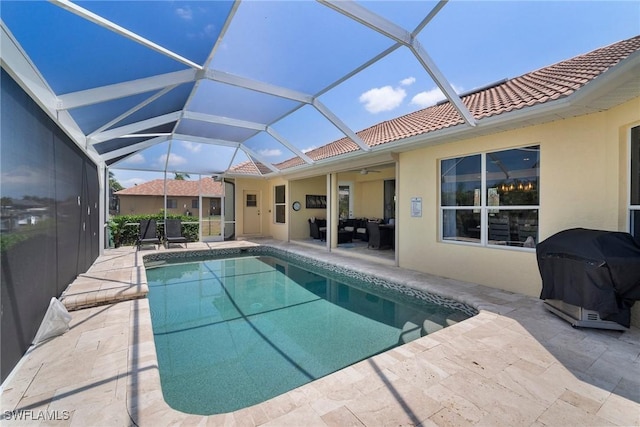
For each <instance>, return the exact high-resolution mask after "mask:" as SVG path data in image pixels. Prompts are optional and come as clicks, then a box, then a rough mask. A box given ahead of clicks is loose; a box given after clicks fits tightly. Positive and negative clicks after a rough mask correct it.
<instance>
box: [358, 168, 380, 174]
mask: <svg viewBox="0 0 640 427" xmlns="http://www.w3.org/2000/svg"><path fill="white" fill-rule="evenodd" d="M369 172H374V173H380V171H377V170H373V169H367V168H362V169H360V175H367V174H368V173H369Z"/></svg>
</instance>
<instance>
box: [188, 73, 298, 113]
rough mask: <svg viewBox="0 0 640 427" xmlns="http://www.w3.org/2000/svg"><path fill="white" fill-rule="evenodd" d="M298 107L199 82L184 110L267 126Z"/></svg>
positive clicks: (227, 87)
mask: <svg viewBox="0 0 640 427" xmlns="http://www.w3.org/2000/svg"><path fill="white" fill-rule="evenodd" d="M299 105H300V103H299V102H296V101H292V100H289V99H285V98H281V97H277V96H274V95H268V94H265V93H261V92H257V91H254V90H249V89H245V88H242V87H237V86H231V85H228V84H223V83H219V82H214V81H210V80H203V81H201V82H200V85H199V87H198V92H197V93H195V94H194V96H193V98H192V99H191V101H190V103H189V104H188V106H187V109H188V110H189V111H195V112H199V113H205V114H211V115H215V116H221V117H228V118H232V119H238V120H246V121H250V122H255V123H261V124H268V123H271V122H272V121H274V120H276V119H277V118H279V117H281V116H282V115H284V114H286V113H288V112H289V111H291V110H293V109H295V108H296V107H297V106H299Z"/></svg>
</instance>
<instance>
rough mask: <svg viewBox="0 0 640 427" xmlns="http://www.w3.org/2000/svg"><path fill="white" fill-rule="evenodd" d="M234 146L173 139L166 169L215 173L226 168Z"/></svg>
mask: <svg viewBox="0 0 640 427" xmlns="http://www.w3.org/2000/svg"><path fill="white" fill-rule="evenodd" d="M236 150H237V149H236V148H235V147H221V146H216V145H211V144H197V143H193V142H189V141H180V140H175V139H174V140H173V141H172V143H171V150H170V154H169V165H168V166H167V170H168V171H172V172H173V171H175V172H180V171H189V172H192V173H203V174H211V175H212V174H216V173H222V172H224V171H226V170H227V168H228V167H229V165H230V164H231V160H232V159H233V155H234V154H235V152H236Z"/></svg>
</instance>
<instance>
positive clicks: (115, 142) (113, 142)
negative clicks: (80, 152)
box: [93, 122, 175, 154]
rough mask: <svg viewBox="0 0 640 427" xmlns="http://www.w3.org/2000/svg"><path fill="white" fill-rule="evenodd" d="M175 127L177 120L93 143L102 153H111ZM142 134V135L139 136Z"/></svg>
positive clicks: (168, 132) (165, 132)
mask: <svg viewBox="0 0 640 427" xmlns="http://www.w3.org/2000/svg"><path fill="white" fill-rule="evenodd" d="M174 127H175V122H173V123H166V124H164V125H161V126H155V127H153V128H148V129H144V130H143V131H140V132H137V133H133V134H129V135H123V136H121V137H119V138H114V139H110V140H107V141H103V142H99V143H96V144H94V145H93V147H94V148H95V149H96V151H97V152H98V153H100V154H105V153H109V152H111V151H114V150H119V149H121V148H126V147H129V146H131V145H135V144H138V143H140V142H145V141H147V140H149V139H150V137H149V135H151V134H167V135H169V134H170V133H171V131H172V130H173V128H174ZM137 135H140V136H137Z"/></svg>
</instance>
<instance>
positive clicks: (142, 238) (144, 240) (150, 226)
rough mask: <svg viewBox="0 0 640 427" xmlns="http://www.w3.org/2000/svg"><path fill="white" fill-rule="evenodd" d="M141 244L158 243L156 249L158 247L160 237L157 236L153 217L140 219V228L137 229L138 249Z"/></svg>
mask: <svg viewBox="0 0 640 427" xmlns="http://www.w3.org/2000/svg"><path fill="white" fill-rule="evenodd" d="M142 245H158V249H160V239H159V238H158V236H157V226H156V220H155V219H142V220H140V230H139V231H138V241H137V242H136V246H137V247H138V249H140V246H142Z"/></svg>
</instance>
